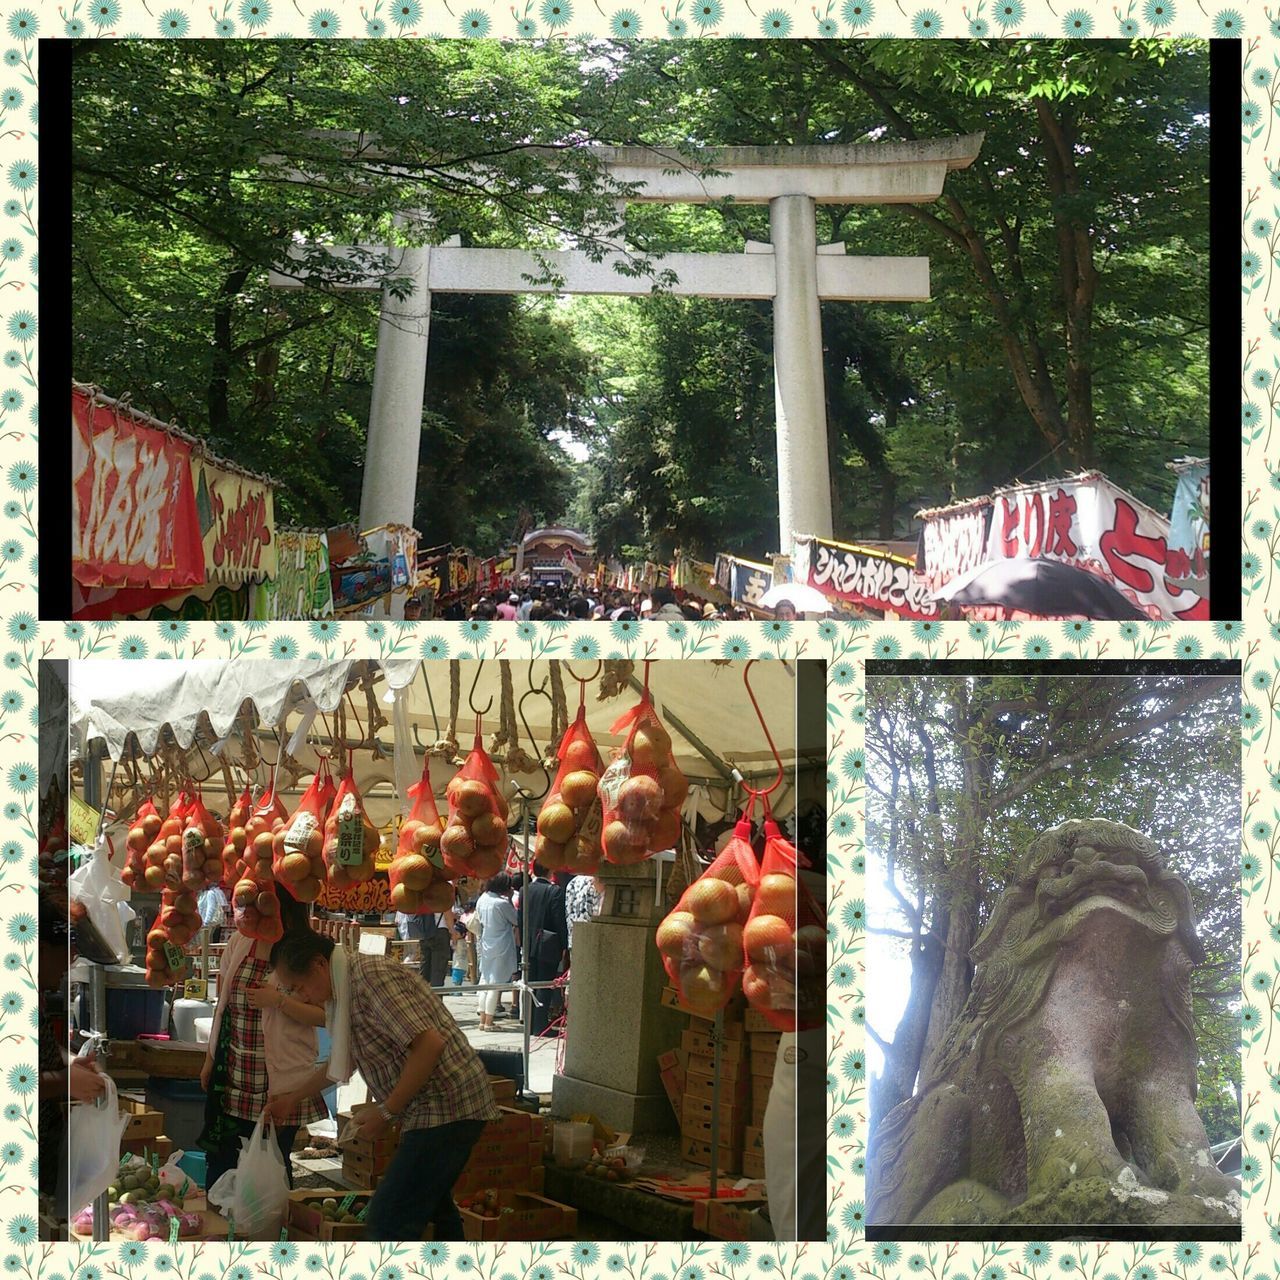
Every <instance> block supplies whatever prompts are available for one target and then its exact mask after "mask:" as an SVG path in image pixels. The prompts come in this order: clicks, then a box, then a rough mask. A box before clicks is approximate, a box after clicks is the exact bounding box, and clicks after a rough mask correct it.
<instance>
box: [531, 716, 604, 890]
mask: <svg viewBox="0 0 1280 1280" xmlns="http://www.w3.org/2000/svg"><path fill="white" fill-rule="evenodd" d="M556 756H557V758H558V759H559V761H560V765H559V768H558V769H557V770H556V776H555V780H554V781H553V782H552V783H551V790H550V791H549V792H548V793H547V798H546V800H545V801H544V802H543V805H542V811H541V813H539V814H538V838H537V841H536V842H535V844H534V848H533V856H534V857H535V858H537V860H538V861H539V862H540V863H542V865H543V866H544V867H546V868H547V870H548V871H573V872H575V873H577V874H578V875H594V874H595V871H596V869H597V868H598V867H599V865H600V852H601V850H600V833H601V831H602V830H603V828H604V824H603V821H602V812H603V811H602V809H601V804H600V794H599V786H600V777H601V775H602V774H603V773H604V763H603V762H602V761H601V759H600V751H599V748H598V747H597V746H596V743H595V739H594V738H593V737H592V736H591V730H590V729H588V728H587V707H586V703H585V701H584V702H582V703H580V704H579V706H578V716H577V719H575V720H574V722H573V723H572V724H571V725H570V726H569V727H568V729H566V730H565V734H564V737H563V738H561V740H560V749H559V751H557V753H556Z"/></svg>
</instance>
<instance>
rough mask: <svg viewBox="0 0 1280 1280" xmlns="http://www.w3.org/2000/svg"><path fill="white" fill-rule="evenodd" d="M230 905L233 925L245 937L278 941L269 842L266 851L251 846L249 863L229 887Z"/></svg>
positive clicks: (279, 933)
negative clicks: (253, 849)
mask: <svg viewBox="0 0 1280 1280" xmlns="http://www.w3.org/2000/svg"><path fill="white" fill-rule="evenodd" d="M231 909H232V912H233V913H234V915H235V922H236V928H237V930H239V932H241V933H243V934H244V935H245V937H246V938H257V939H258V940H259V941H261V942H279V941H280V939H281V937H283V936H284V924H283V922H282V921H281V919H280V898H279V896H278V895H277V894H276V882H275V878H274V877H273V876H272V874H271V846H270V845H268V846H267V851H266V853H265V854H260V855H255V854H254V853H253V852H252V850H250V854H249V861H248V865H247V866H246V868H245V870H244V871H243V872H242V873H241V874H240V876H239V878H238V879H237V880H236V882H235V885H234V887H233V888H232V890H231Z"/></svg>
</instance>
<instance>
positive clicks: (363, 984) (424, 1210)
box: [271, 903, 510, 1240]
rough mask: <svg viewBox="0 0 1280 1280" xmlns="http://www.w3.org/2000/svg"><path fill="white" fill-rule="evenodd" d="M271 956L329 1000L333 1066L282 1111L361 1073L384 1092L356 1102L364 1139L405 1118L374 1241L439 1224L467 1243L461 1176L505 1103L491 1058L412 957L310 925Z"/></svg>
mask: <svg viewBox="0 0 1280 1280" xmlns="http://www.w3.org/2000/svg"><path fill="white" fill-rule="evenodd" d="M509 905H510V904H509V903H508V906H509ZM272 965H273V968H274V971H275V975H276V978H277V980H278V981H279V983H280V984H281V986H282V987H283V988H284V989H285V990H286V991H290V992H292V994H293V995H294V996H295V997H296V998H298V999H301V1000H303V1001H305V1002H307V1003H308V1004H314V1005H323V1006H324V1008H325V1014H326V1025H327V1026H328V1028H329V1032H330V1034H331V1035H332V1037H333V1047H332V1052H331V1054H330V1059H329V1062H328V1063H327V1064H326V1066H325V1067H324V1068H320V1069H317V1071H316V1072H315V1073H313V1075H312V1078H311V1080H310V1081H309V1082H307V1083H306V1084H304V1086H303V1088H302V1089H300V1090H297V1091H295V1092H294V1093H291V1094H287V1095H284V1096H283V1097H276V1098H273V1099H272V1100H271V1108H272V1110H273V1112H274V1111H279V1112H281V1113H283V1114H286V1115H287V1114H290V1113H291V1111H292V1109H293V1108H294V1107H296V1106H297V1105H299V1101H300V1095H301V1094H302V1092H303V1091H304V1090H306V1089H311V1090H318V1089H321V1088H323V1087H324V1085H325V1083H326V1082H327V1081H329V1080H339V1081H342V1080H346V1079H347V1078H349V1077H350V1074H351V1071H352V1070H353V1069H354V1070H358V1071H359V1072H360V1075H361V1076H362V1077H363V1079H364V1081H365V1083H366V1084H367V1085H368V1086H369V1091H370V1094H371V1095H372V1096H373V1098H374V1099H376V1101H374V1102H369V1103H365V1104H364V1105H362V1106H357V1107H353V1108H352V1112H351V1118H352V1120H353V1121H354V1122H355V1123H356V1124H357V1125H358V1126H359V1132H360V1136H361V1137H362V1138H366V1139H368V1140H369V1141H376V1140H377V1139H378V1138H379V1137H381V1136H382V1135H383V1134H384V1133H386V1132H387V1130H388V1129H389V1128H390V1126H391V1125H392V1124H393V1123H397V1122H398V1123H399V1126H400V1143H399V1146H398V1147H397V1149H396V1153H395V1155H394V1156H393V1157H392V1158H391V1163H390V1165H388V1167H387V1171H386V1173H384V1174H383V1176H382V1180H381V1181H380V1182H379V1184H378V1187H377V1190H376V1191H375V1192H374V1193H373V1198H372V1199H371V1200H370V1201H369V1206H368V1213H367V1216H366V1218H365V1227H366V1234H367V1237H368V1239H370V1240H416V1239H419V1238H420V1237H421V1235H422V1233H423V1231H424V1229H425V1228H426V1226H427V1224H428V1223H431V1224H432V1225H433V1226H434V1227H435V1238H436V1239H437V1240H461V1239H462V1238H463V1233H462V1218H461V1216H460V1215H459V1213H458V1210H457V1206H456V1205H455V1204H454V1203H453V1195H452V1191H453V1184H454V1183H455V1182H456V1181H457V1180H458V1176H459V1174H461V1172H462V1170H463V1168H464V1167H465V1165H466V1163H467V1160H468V1159H469V1158H470V1155H471V1148H472V1147H474V1146H475V1144H476V1142H477V1141H478V1140H479V1138H480V1134H481V1133H482V1132H483V1130H484V1126H485V1124H486V1123H488V1122H489V1121H491V1120H497V1119H500V1118H501V1112H499V1110H498V1107H497V1104H496V1103H495V1102H494V1100H493V1088H492V1086H491V1085H490V1084H489V1077H488V1074H487V1073H486V1071H485V1068H484V1064H483V1063H482V1062H481V1061H480V1058H479V1057H478V1055H477V1054H476V1052H475V1050H474V1049H472V1048H471V1046H470V1045H469V1044H468V1043H467V1039H466V1036H465V1035H464V1034H463V1032H462V1029H461V1028H460V1027H459V1026H458V1024H457V1023H456V1022H455V1021H454V1019H453V1017H452V1016H451V1015H450V1013H449V1012H448V1010H447V1009H446V1008H445V1006H444V1002H443V1001H442V1000H441V999H440V997H439V996H437V995H436V993H435V992H434V991H432V990H431V989H430V988H429V987H428V986H427V985H426V984H425V983H424V982H423V981H422V979H421V978H420V977H419V976H417V975H415V974H414V973H412V972H411V971H409V970H408V969H406V968H405V966H404V965H401V964H396V963H395V962H394V961H391V960H388V959H386V958H385V957H384V956H366V955H360V954H359V953H358V952H351V951H348V950H347V949H346V948H345V947H341V946H338V945H337V944H335V943H334V941H333V940H332V939H331V938H322V937H321V936H320V935H319V934H317V933H313V932H311V931H310V930H305V931H298V932H293V933H289V934H286V935H285V937H284V938H282V939H281V940H280V941H279V942H278V943H277V944H276V946H275V948H274V949H273V951H272Z"/></svg>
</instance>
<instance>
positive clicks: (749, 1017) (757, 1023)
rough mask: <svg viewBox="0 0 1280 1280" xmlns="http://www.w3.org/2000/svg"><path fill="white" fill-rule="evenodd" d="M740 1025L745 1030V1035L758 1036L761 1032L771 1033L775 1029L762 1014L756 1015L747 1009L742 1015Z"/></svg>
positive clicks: (753, 1011)
mask: <svg viewBox="0 0 1280 1280" xmlns="http://www.w3.org/2000/svg"><path fill="white" fill-rule="evenodd" d="M742 1025H743V1026H744V1027H745V1028H746V1031H747V1034H748V1035H751V1034H753V1033H754V1034H759V1033H760V1032H762V1031H773V1030H775V1029H776V1028H775V1027H774V1025H773V1023H772V1022H770V1021H769V1019H768V1018H766V1017H765V1016H764V1014H763V1013H757V1012H756V1011H755V1010H754V1009H748V1010H747V1011H746V1013H744V1014H743V1015H742Z"/></svg>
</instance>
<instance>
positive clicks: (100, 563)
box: [71, 388, 204, 591]
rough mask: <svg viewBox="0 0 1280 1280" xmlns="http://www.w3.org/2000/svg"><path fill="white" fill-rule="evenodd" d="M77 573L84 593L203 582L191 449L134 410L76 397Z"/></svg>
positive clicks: (74, 556) (73, 458)
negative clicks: (148, 423) (96, 589)
mask: <svg viewBox="0 0 1280 1280" xmlns="http://www.w3.org/2000/svg"><path fill="white" fill-rule="evenodd" d="M71 423H72V426H71V463H72V470H71V475H72V483H71V540H72V552H71V558H72V574H73V576H74V577H75V579H76V581H77V582H78V583H80V584H81V586H83V587H146V588H150V589H152V590H161V589H167V590H170V591H177V590H180V589H182V588H184V587H193V586H198V585H199V584H200V583H202V582H203V581H204V552H203V548H202V547H201V541H200V524H199V519H198V517H197V515H196V504H195V493H194V490H193V489H192V485H191V451H190V449H189V448H188V446H187V445H186V444H185V443H184V442H183V441H182V440H180V439H178V438H177V437H176V436H173V435H170V434H169V433H168V432H166V431H163V430H160V429H158V428H153V427H149V426H144V425H143V423H142V422H141V421H140V420H139V419H138V418H137V417H135V416H133V415H132V414H130V413H129V412H128V411H127V410H126V411H124V412H121V411H119V410H118V409H116V408H115V407H114V406H111V405H106V404H103V403H101V402H96V401H93V400H91V399H90V397H89V395H88V393H86V392H83V391H80V390H78V389H74V388H73V389H72V392H71Z"/></svg>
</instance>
